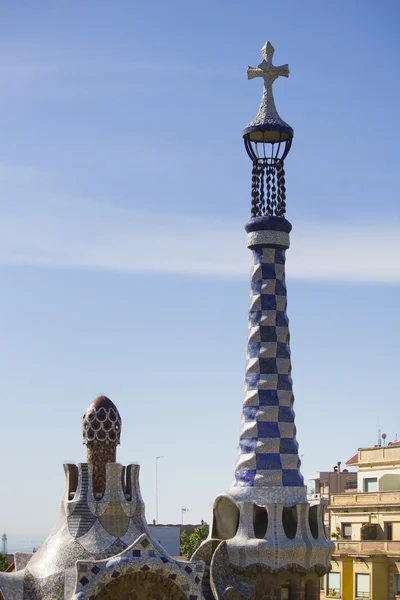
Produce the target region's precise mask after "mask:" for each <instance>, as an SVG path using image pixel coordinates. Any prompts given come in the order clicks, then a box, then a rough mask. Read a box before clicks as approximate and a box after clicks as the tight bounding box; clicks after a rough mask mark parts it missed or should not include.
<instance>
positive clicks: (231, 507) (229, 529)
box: [212, 496, 239, 540]
mask: <svg viewBox="0 0 400 600" xmlns="http://www.w3.org/2000/svg"><path fill="white" fill-rule="evenodd" d="M213 512H214V517H213V527H212V537H213V538H218V539H220V540H230V539H231V538H233V537H235V535H236V533H237V530H238V527H239V508H238V507H237V506H236V504H235V503H234V502H232V500H230V499H229V498H227V497H226V496H221V497H220V498H217V499H216V501H215V504H214V511H213Z"/></svg>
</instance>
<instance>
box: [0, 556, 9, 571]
mask: <svg viewBox="0 0 400 600" xmlns="http://www.w3.org/2000/svg"><path fill="white" fill-rule="evenodd" d="M9 566H10V563H9V561H8V558H7V554H2V553H1V552H0V571H5V570H6V569H8V567H9Z"/></svg>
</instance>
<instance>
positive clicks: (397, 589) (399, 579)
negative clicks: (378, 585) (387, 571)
mask: <svg viewBox="0 0 400 600" xmlns="http://www.w3.org/2000/svg"><path fill="white" fill-rule="evenodd" d="M394 593H395V594H396V596H397V595H399V596H400V575H395V576H394Z"/></svg>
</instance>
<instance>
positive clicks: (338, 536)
mask: <svg viewBox="0 0 400 600" xmlns="http://www.w3.org/2000/svg"><path fill="white" fill-rule="evenodd" d="M331 538H332V539H334V540H341V539H342V532H341V530H340V527H336V531H333V532H332V533H331Z"/></svg>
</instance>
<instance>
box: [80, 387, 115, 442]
mask: <svg viewBox="0 0 400 600" xmlns="http://www.w3.org/2000/svg"><path fill="white" fill-rule="evenodd" d="M121 425H122V421H121V416H120V414H119V412H118V409H117V407H116V406H115V404H114V402H112V401H111V400H110V398H107V396H98V397H97V398H96V399H95V400H93V402H91V403H90V404H89V406H88V408H87V410H86V412H85V414H84V415H83V421H82V433H83V443H84V444H85V446H88V445H89V444H92V443H94V442H98V443H100V444H111V445H114V446H118V444H119V443H120V440H121Z"/></svg>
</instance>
